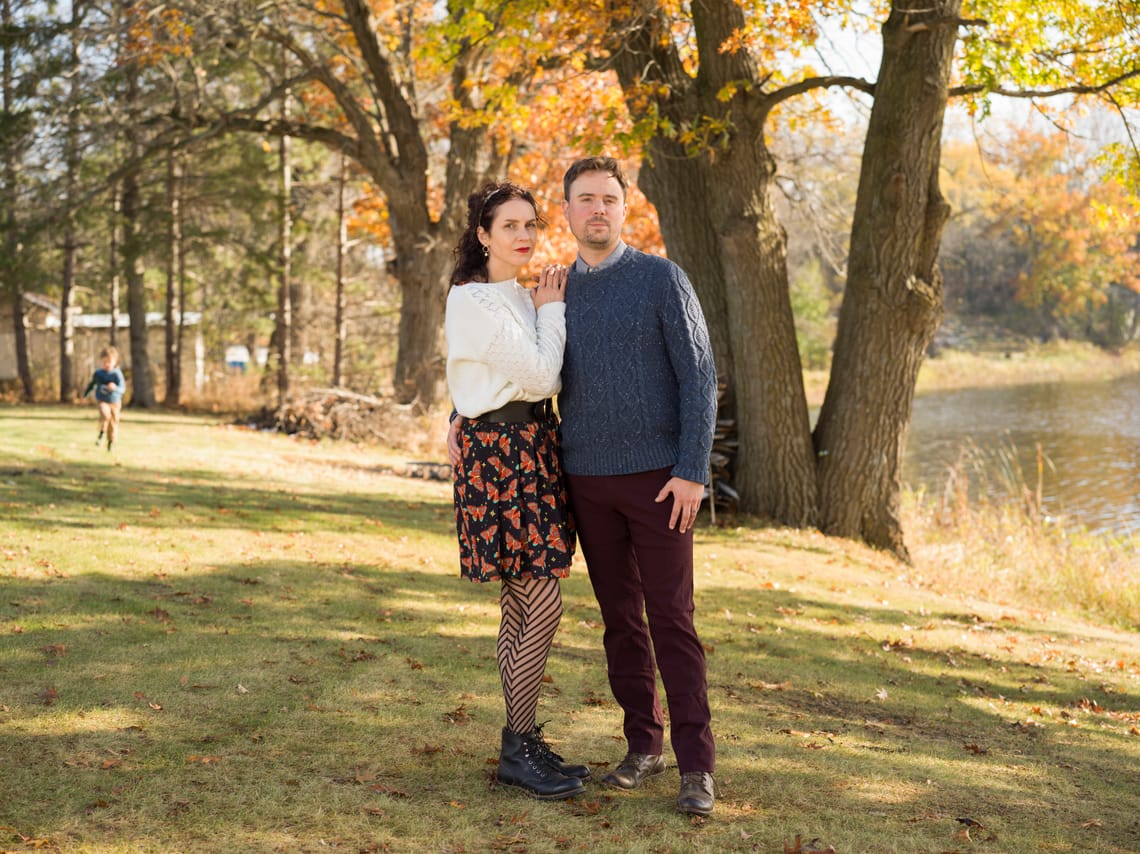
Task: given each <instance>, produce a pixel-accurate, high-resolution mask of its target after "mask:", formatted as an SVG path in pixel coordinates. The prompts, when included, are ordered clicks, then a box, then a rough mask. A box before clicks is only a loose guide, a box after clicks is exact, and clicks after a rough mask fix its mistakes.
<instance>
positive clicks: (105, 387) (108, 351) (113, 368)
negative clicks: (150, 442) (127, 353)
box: [83, 347, 127, 451]
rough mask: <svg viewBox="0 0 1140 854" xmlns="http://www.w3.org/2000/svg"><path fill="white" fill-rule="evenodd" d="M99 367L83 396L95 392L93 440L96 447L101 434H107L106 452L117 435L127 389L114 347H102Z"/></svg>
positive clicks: (101, 439)
mask: <svg viewBox="0 0 1140 854" xmlns="http://www.w3.org/2000/svg"><path fill="white" fill-rule="evenodd" d="M99 364H100V365H101V367H98V368H96V369H95V374H94V375H93V376H92V377H91V382H89V383H88V384H87V389H86V390H85V391H84V392H83V396H84V397H87V396H88V395H89V394H91V392H92V391H94V392H95V401H96V403H98V404H99V438H97V439H96V440H95V444H96V445H98V444H99V443H100V442H101V441H103V434H104V433H106V434H107V450H108V451H109V450H111V446H112V445H113V444H114V443H115V438H116V437H117V436H118V434H119V410H120V409H122V407H123V392H124V391H126V388H127V380H126V378H125V377H124V376H123V372H122V371H121V370H119V351H118V350H116V349H115V348H114V347H104V348H103V350H102V351H101V352H100V353H99Z"/></svg>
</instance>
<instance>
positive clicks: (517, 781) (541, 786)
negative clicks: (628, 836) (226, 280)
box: [498, 727, 586, 801]
mask: <svg viewBox="0 0 1140 854" xmlns="http://www.w3.org/2000/svg"><path fill="white" fill-rule="evenodd" d="M544 747H545V744H544V743H543V742H542V741H541V740H540V739H536V738H535V737H534V734H533V733H528V734H526V735H520V734H519V733H517V732H512V731H511V730H509V729H507V728H506V727H503V748H502V750H501V751H500V753H499V772H498V779H499V782H500V783H502V784H503V785H504V786H515V787H517V788H519V789H522V790H523V791H524V792H526V793H527V794H528V795H530V796H531V797H534V798H538V799H539V800H543V801H560V800H563V799H565V798H572V797H574V796H575V795H580V794H582V793H583V792H585V791H586V788H585V787H584V786H583V785H582V781H581V780H579V779H578V778H577V777H568V776H566V775H565V774H563V773H562V772H561V771H558V770H556V769H555V768H554V767H553V766H552V765H551V764H550V763H549V762H548V761H547V760H546V756H545V751H544V750H543V748H544ZM546 750H549V748H546Z"/></svg>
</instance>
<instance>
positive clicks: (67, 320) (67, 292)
mask: <svg viewBox="0 0 1140 854" xmlns="http://www.w3.org/2000/svg"><path fill="white" fill-rule="evenodd" d="M79 5H80V4H79V3H77V2H73V3H72V6H71V26H72V33H71V56H70V57H69V60H70V64H71V90H70V93H69V100H68V104H67V136H66V139H65V141H64V168H65V174H64V199H65V206H66V210H65V211H64V217H65V218H66V221H65V223H64V229H63V281H62V282H61V283H60V285H61V288H60V297H59V401H60V403H70V402H71V401H72V400H74V399H75V310H74V306H73V303H74V302H75V256H76V253H77V252H78V251H79V247H78V245H77V242H78V237H77V235H76V233H75V231H76V229H75V207H76V203H75V184H76V178H77V173H78V171H79V97H80V93H81V85H82V84H81V83H80V79H79V33H78V30H79V20H80V15H79Z"/></svg>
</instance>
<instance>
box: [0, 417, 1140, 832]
mask: <svg viewBox="0 0 1140 854" xmlns="http://www.w3.org/2000/svg"><path fill="white" fill-rule="evenodd" d="M21 413H22V414H23V419H21V418H16V419H15V421H13V416H14V415H20V414H21ZM72 413H73V410H70V409H66V408H50V409H48V408H44V409H40V408H35V409H19V410H3V411H0V417H3V418H6V419H7V422H6V423H9V425H10V426H11V427H12V429H10V430H9V431H8V432H7V434H6V436H7V437H8V439H7V441H8V443H9V445H11V451H12V457H13V458H14V459H16V460H18V462H17V463H15V464H13V465H12V469H15V468H16V467H17V466H18V467H19V468H20V469H21V471H22V472H23V473H21V474H18V475H11V476H10V477H9V478H8V480H10V481H11V483H10V484H9V483H4V485H3V487H2V489H3V491H0V503H3V504H4V507H5V509H6V511H8V513H7V515H5V517H4V525H3V527H2V528H0V589H2V591H3V593H2V595H0V755H3V756H4V757H5V760H6V764H5V766H4V769H3V775H2V776H0V791H2V792H3V795H4V797H0V827H3V828H5V830H3V831H0V834H7V835H4V836H0V847H2V848H5V849H11V850H24V851H32V850H45V849H46V850H53V848H54V850H61V851H98V852H112V851H113V852H120V851H121V852H132V854H133V852H139V851H155V852H168V851H199V850H202V851H214V850H217V851H222V850H224V851H231V850H241V851H273V850H283V851H294V850H296V851H317V850H353V851H359V850H377V851H381V850H391V851H412V850H415V851H420V850H437V851H438V850H457V851H458V850H468V851H472V850H487V849H489V848H490V849H498V850H517V851H522V850H532V851H546V850H567V851H574V850H591V851H593V850H597V851H605V852H609V851H613V852H626V851H635V852H660V851H717V852H719V851H780V850H783V846H784V844H785V843H791V842H792V840H793V839H794V838H795V836H796V835H797V834H800V835H801V836H802V838H803V840H804V841H805V842H807V841H809V840H812V839H818V840H820V841H821V844H825V845H833V846H834V847H835V848H836V850H837V851H841V852H865V851H868V852H869V851H874V852H891V851H897V852H905V854H915V852H919V853H920V854H922V852H942V851H950V850H990V851H1005V850H1009V851H1015V850H1016V851H1029V850H1050V849H1055V850H1066V849H1068V850H1103V851H1126V850H1128V846H1129V845H1131V840H1133V839H1135V838H1136V832H1137V830H1138V829H1140V828H1138V827H1137V825H1136V824H1135V822H1136V819H1135V815H1134V814H1135V809H1134V807H1135V804H1134V798H1130V797H1129V795H1128V792H1129V789H1128V783H1129V781H1130V780H1132V779H1133V777H1130V776H1129V775H1132V774H1134V772H1133V770H1132V769H1134V768H1135V767H1136V766H1137V764H1138V763H1140V735H1134V734H1132V731H1131V728H1132V727H1133V726H1134V725H1136V723H1135V721H1134V720H1133V718H1132V717H1130V715H1134V714H1136V713H1140V709H1137V708H1135V703H1134V701H1133V700H1132V699H1131V698H1133V697H1135V696H1136V695H1137V693H1138V692H1137V687H1138V684H1140V654H1138V653H1137V649H1138V646H1137V639H1136V634H1135V632H1133V631H1127V630H1124V629H1121V628H1114V627H1113V626H1112V625H1098V624H1096V623H1094V622H1091V621H1089V620H1087V619H1084V618H1083V617H1088V616H1089V615H1090V614H1093V615H1095V614H1096V613H1098V612H1097V611H1095V610H1081V609H1080V608H1078V607H1077V606H1076V605H1073V604H1072V603H1071V602H1070V603H1068V604H1067V605H1066V607H1065V608H1061V607H1058V606H1055V605H1053V604H1051V603H1050V601H1049V600H1046V599H1042V598H1041V596H1040V595H1038V594H1037V593H1034V592H1033V591H1032V590H1029V591H1028V592H1027V591H1026V589H1023V588H1021V587H1019V586H1017V585H1015V584H1014V583H1013V579H1012V578H1010V579H1000V580H997V581H994V580H991V579H989V577H988V576H986V575H983V574H980V573H981V570H978V569H977V568H976V567H971V566H969V565H967V566H958V565H957V564H958V563H960V562H961V561H963V560H965V559H967V558H968V556H969V555H970V554H972V551H971V550H973V549H975V548H978V546H977V545H976V544H975V543H974V542H973V541H972V539H971V536H968V535H963V536H964V539H962V540H961V541H955V540H951V539H950V538H949V530H948V529H938V530H937V531H936V532H935V533H936V534H938V536H941V537H943V539H942V540H941V541H939V542H933V541H932V542H933V545H935V546H937V548H939V549H940V550H942V551H943V552H944V553H945V554H946V555H947V560H948V561H951V562H953V563H954V564H955V565H954V566H947V567H946V568H943V567H941V566H940V565H938V564H935V563H931V562H926V561H924V556H925V554H924V552H923V551H922V546H921V545H919V546H918V547H915V553H916V557H917V561H916V565H915V566H914V567H907V566H904V565H902V564H899V563H898V562H896V561H894V560H893V559H891V558H890V557H889V556H887V555H884V554H882V553H880V552H876V551H874V550H871V549H867V548H864V547H862V546H859V545H857V544H854V543H848V542H843V541H836V540H830V539H828V538H826V537H823V536H822V535H818V534H812V533H808V532H802V531H792V530H787V529H780V528H770V527H765V526H764V525H762V524H759V523H756V522H755V521H753V520H732V524H731V525H730V526H727V527H717V528H711V527H707V526H700V527H698V530H697V553H696V556H697V572H696V587H697V590H696V595H697V621H698V627H699V629H700V631H701V635H702V640H703V641H704V643H705V645H706V650H707V656H708V666H709V690H710V696H709V699H710V704H711V706H712V708H713V715H714V729H715V731H716V733H717V736H718V751H719V756H718V768H717V775H716V776H717V781H718V804H717V809H716V812H715V813H714V815H713V817H712V818H711V819H709V820H707V821H704V822H693V821H691V820H689V819H688V818H686V817H684V816H681V815H679V814H678V813H677V812H676V810H675V808H674V806H673V801H674V799H675V797H676V786H677V777H676V768H675V760H674V757H673V755H672V752H671V748H670V747H669V746H668V745H666V754H667V758H668V760H669V761H670V764H671V765H673V766H674V767H672V768H671V769H670V772H669V773H667V774H665V775H663V776H662V777H660V778H657V779H656V780H654V781H652V782H651V783H650V784H647V785H646V786H645V787H644V788H643V789H642V790H639V791H637V792H629V793H627V792H617V791H615V790H610V789H607V788H605V787H602V786H601V785H599V784H598V783H597V782H594V783H590V784H588V786H587V794H586V796H584V797H583V798H580V799H575V800H574V801H572V802H566V803H561V802H559V803H537V802H533V801H530V800H528V799H526V798H524V797H520V796H519V795H518V794H517V793H515V792H511V791H507V790H504V789H503V788H502V787H496V786H495V785H494V784H493V774H494V764H495V761H496V758H497V755H498V739H499V730H500V728H501V727H502V725H503V714H504V711H503V706H502V696H501V687H500V685H499V679H498V673H497V670H496V668H495V634H496V630H497V625H498V618H499V610H498V598H497V593H498V591H497V589H496V588H495V587H494V586H493V585H472V584H471V583H469V582H466V581H463V580H461V579H460V578H459V573H458V566H457V563H458V561H457V546H456V542H455V536H454V532H453V529H452V525H453V521H452V517H451V507H450V486H449V484H447V483H440V482H429V481H422V480H415V479H407V478H395V477H392V476H391V475H390V474H387V473H386V472H387V471H388V470H389V469H390V468H391V466H392V464H393V462H392V458H391V457H390V456H389V455H390V453H391V452H389V451H381V450H379V449H370V448H361V447H349V446H338V445H336V444H333V443H319V444H314V443H299V442H297V441H295V440H291V439H288V438H285V437H280V436H273V435H269V434H261V433H256V432H253V431H248V430H241V429H234V428H231V427H226V426H223V425H220V424H219V423H217V422H216V421H215V422H211V421H210V420H209V419H203V418H196V417H183V416H177V415H170V414H166V413H153V414H148V413H128V416H127V419H128V421H129V422H130V423H129V426H130V429H131V444H128V443H127V441H126V440H127V434H126V433H125V434H124V448H123V450H122V456H120V457H117V459H115V460H108V459H107V457H108V455H107V454H106V452H105V451H103V452H102V454H103V455H102V456H99V455H96V454H94V450H96V449H94V448H93V447H89V444H90V443H89V441H88V435H87V434H88V433H89V432H90V428H91V426H92V425H91V424H90V423H89V421H88V418H87V413H82V417H81V418H77V417H72ZM127 423H128V422H125V425H126V424H127ZM37 446H43V447H44V448H48V449H50V453H48V452H47V451H45V452H43V453H40V452H37V451H36V450H35V448H36V447H37ZM171 448H177V449H178V454H177V457H178V459H177V460H176V461H172V459H171V454H170V449H171ZM440 453H442V451H441V452H440ZM33 472H34V473H33ZM0 480H2V479H0ZM908 534H909V535H910V537H911V542H912V544H913V543H914V542H915V538H916V536H926V535H925V533H923V531H922V529H921V528H920V526H919V525H918V524H911V525H910V526H909V527H908ZM967 534H968V532H967ZM970 559H972V558H970ZM1006 565H1007V566H1012V565H1013V564H1012V563H1011V562H1008V561H1007V563H1006ZM984 566H988V565H984ZM971 570H973V574H972V575H970V574H967V573H968V572H970V571H971ZM986 571H988V570H986ZM1113 578H1114V576H1112V575H1111V574H1109V573H1107V572H1106V574H1105V575H1104V576H1103V582H1102V583H1104V584H1106V585H1109V584H1112V583H1115V582H1114V581H1113ZM1007 588H1008V589H1007ZM563 598H564V606H565V614H564V617H563V622H562V625H561V628H560V631H559V634H558V637H557V639H556V643H555V647H554V649H553V650H552V653H551V658H550V662H549V665H548V668H547V675H548V677H549V681H548V682H547V683H546V684H545V685H544V691H543V696H542V699H541V702H540V707H539V717H540V720H546V721H549V723H548V724H547V728H546V733H547V734H548V736H549V738H550V740H551V743H552V744H553V745H554V746H555V749H556V750H558V751H559V752H560V753H562V754H563V755H564V756H566V757H567V758H568V759H570V760H572V761H582V762H587V763H589V764H590V766H591V768H592V769H593V770H594V772H595V776H596V777H598V778H600V777H601V776H602V775H603V774H604V773H605V772H606V771H607V770H609V769H610V768H612V767H613V766H614V765H615V764H616V763H617V762H618V761H619V760H620V758H621V756H622V754H623V753H624V752H625V742H624V739H623V736H622V726H621V715H620V710H619V708H618V706H617V704H616V703H615V702H614V700H613V698H612V695H611V694H610V691H609V687H608V684H607V680H606V673H605V661H604V656H603V654H602V648H601V641H602V631H603V630H602V625H601V621H600V616H599V614H598V610H597V605H596V603H595V602H594V600H593V595H592V592H591V589H590V585H589V581H588V579H587V578H586V574H585V568H584V566H583V565H582V563H581V562H580V561H579V562H578V563H577V564H576V565H575V567H574V571H573V573H572V575H571V577H570V578H569V579H567V580H566V581H565V582H564V584H563ZM1082 615H1083V617H1082ZM1118 625H1119V623H1118ZM1066 715H1068V716H1069V717H1066ZM1031 719H1032V720H1035V721H1036V722H1037V723H1038V726H1031V725H1029V724H1028V723H1027V721H1029V720H1031ZM962 816H968V817H972V818H973V819H975V820H977V821H978V822H980V823H981V824H983V825H984V827H985V831H984V833H983V832H982V831H978V830H976V829H975V830H974V836H973V837H972V841H967V840H964V839H961V838H959V837H958V836H957V834H958V833H959V832H960V831H961V830H962V828H963V826H962V825H961V824H959V823H958V821H957V819H958V818H959V817H962ZM1094 821H1095V822H1099V824H1088V822H1094ZM1086 825H1087V826H1086ZM9 828H11V829H12V830H9ZM991 833H992V834H995V835H996V839H994V840H992V841H989V842H986V841H984V839H985V838H986V837H985V834H991Z"/></svg>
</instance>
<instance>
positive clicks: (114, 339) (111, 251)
mask: <svg viewBox="0 0 1140 854" xmlns="http://www.w3.org/2000/svg"><path fill="white" fill-rule="evenodd" d="M109 231H110V235H109V237H110V245H109V246H108V255H109V256H110V257H109V259H108V266H109V275H108V278H109V280H110V282H109V292H108V294H107V303H108V305H107V309H108V311H109V312H110V314H111V330H110V332H109V333H108V340H109V341H110V343H111V346H112V347H117V346H118V343H119V301H120V297H119V292H120V291H121V290H122V285H123V276H122V269H123V259H122V258H121V257H120V254H119V246H120V244H121V243H122V237H123V185H122V183H121V182H119V181H116V182H115V183H114V185H113V186H112V187H111V228H110V229H109Z"/></svg>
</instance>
